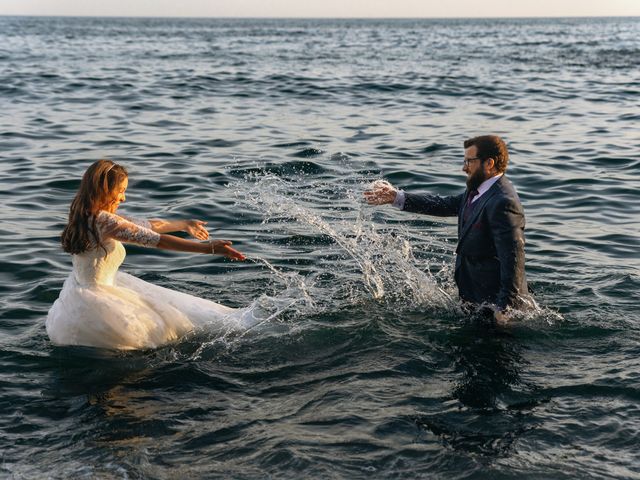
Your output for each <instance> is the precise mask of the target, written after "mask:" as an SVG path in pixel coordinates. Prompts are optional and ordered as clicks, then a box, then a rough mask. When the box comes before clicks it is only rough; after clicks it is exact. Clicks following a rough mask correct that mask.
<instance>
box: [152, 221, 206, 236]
mask: <svg viewBox="0 0 640 480" xmlns="http://www.w3.org/2000/svg"><path fill="white" fill-rule="evenodd" d="M149 223H150V224H151V229H152V230H153V231H154V232H157V233H169V232H186V233H188V234H189V235H191V236H192V237H194V238H197V239H198V240H207V239H208V238H209V232H207V229H206V227H205V225H206V224H207V222H203V221H202V220H161V219H159V218H155V219H153V220H149Z"/></svg>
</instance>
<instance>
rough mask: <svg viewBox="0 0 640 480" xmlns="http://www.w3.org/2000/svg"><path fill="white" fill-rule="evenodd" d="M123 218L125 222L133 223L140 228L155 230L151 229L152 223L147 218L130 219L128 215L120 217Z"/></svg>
mask: <svg viewBox="0 0 640 480" xmlns="http://www.w3.org/2000/svg"><path fill="white" fill-rule="evenodd" d="M120 217H121V218H124V219H125V220H127V221H129V222H131V223H135V224H136V225H138V226H139V227H143V228H147V229H149V230H153V228H152V227H151V222H150V221H149V220H147V219H145V218H137V217H130V216H128V215H120Z"/></svg>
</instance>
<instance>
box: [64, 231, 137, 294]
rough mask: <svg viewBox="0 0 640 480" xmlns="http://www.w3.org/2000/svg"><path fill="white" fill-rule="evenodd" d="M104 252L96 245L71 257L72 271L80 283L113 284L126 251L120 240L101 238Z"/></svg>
mask: <svg viewBox="0 0 640 480" xmlns="http://www.w3.org/2000/svg"><path fill="white" fill-rule="evenodd" d="M103 245H104V248H105V249H106V252H105V251H104V250H103V249H102V248H100V247H98V248H93V249H91V250H87V251H86V252H83V253H81V254H78V255H73V256H72V257H71V259H72V262H73V273H74V275H75V277H76V280H77V281H78V283H79V284H80V285H85V286H88V285H96V284H97V285H113V281H114V279H115V276H116V273H117V272H118V268H119V267H120V265H122V262H123V261H124V258H125V256H126V252H125V249H124V247H123V246H122V243H121V242H118V241H117V240H113V239H107V240H103Z"/></svg>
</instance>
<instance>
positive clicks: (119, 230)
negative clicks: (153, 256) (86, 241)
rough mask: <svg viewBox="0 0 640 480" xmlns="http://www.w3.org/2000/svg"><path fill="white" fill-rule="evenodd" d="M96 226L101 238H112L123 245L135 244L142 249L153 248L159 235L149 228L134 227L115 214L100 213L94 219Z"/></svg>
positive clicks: (158, 239)
mask: <svg viewBox="0 0 640 480" xmlns="http://www.w3.org/2000/svg"><path fill="white" fill-rule="evenodd" d="M96 225H97V227H98V229H99V230H100V235H101V236H102V238H113V239H114V240H118V241H120V242H123V243H135V244H136V245H142V246H143V247H155V246H156V245H158V242H159V241H160V234H159V233H156V232H154V231H153V230H151V229H150V228H145V227H143V226H140V225H136V224H135V223H133V222H132V221H130V220H127V219H126V218H123V217H121V216H119V215H116V214H115V213H109V212H105V211H104V210H103V211H101V212H100V213H99V214H98V216H97V217H96Z"/></svg>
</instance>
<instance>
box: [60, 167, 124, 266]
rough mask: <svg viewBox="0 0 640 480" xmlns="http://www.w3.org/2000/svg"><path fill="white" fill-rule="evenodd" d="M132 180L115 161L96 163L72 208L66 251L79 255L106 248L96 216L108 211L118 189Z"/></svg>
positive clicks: (65, 232)
mask: <svg viewBox="0 0 640 480" xmlns="http://www.w3.org/2000/svg"><path fill="white" fill-rule="evenodd" d="M127 177H128V173H127V169H126V168H124V167H123V166H122V165H118V164H117V163H114V162H112V161H111V160H98V161H97V162H95V163H93V164H92V165H91V166H90V167H89V168H88V169H87V171H86V172H84V175H83V176H82V180H81V181H80V187H78V192H77V193H76V196H75V198H74V199H73V202H71V207H70V208H69V221H68V223H67V226H66V227H65V228H64V230H63V231H62V238H61V241H62V248H63V249H64V251H65V252H67V253H72V254H78V253H82V252H85V251H86V250H89V248H91V247H92V244H93V245H96V244H97V245H98V246H100V247H102V248H103V249H104V245H102V243H101V242H100V237H99V236H98V234H97V233H96V215H97V214H98V212H99V211H100V210H108V209H109V206H110V205H111V204H112V203H113V201H114V198H115V195H114V192H115V190H116V188H117V187H118V186H119V185H120V184H121V183H122V182H123V181H124V180H125V179H126V178H127Z"/></svg>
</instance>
